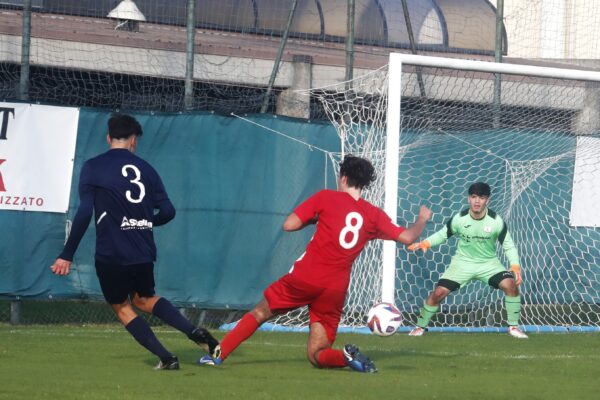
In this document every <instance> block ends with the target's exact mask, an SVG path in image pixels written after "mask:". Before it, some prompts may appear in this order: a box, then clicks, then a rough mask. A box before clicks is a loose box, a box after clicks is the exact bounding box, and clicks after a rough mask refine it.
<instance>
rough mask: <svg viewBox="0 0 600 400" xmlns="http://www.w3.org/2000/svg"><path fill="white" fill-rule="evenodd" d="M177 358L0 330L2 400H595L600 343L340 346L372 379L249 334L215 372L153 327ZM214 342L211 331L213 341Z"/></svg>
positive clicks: (46, 332) (116, 335) (456, 339)
mask: <svg viewBox="0 0 600 400" xmlns="http://www.w3.org/2000/svg"><path fill="white" fill-rule="evenodd" d="M155 330H156V332H157V335H158V337H159V338H160V339H161V340H162V341H163V343H164V344H165V345H166V347H167V348H169V349H170V350H171V351H173V352H174V353H175V354H177V355H178V356H179V359H180V362H181V364H182V369H181V370H179V371H154V370H153V369H152V367H153V366H154V364H155V363H156V362H157V360H156V359H155V358H154V357H153V356H152V355H149V354H148V353H147V352H146V351H145V350H144V349H143V348H142V347H140V346H139V345H138V344H137V343H135V342H134V340H133V339H132V338H131V337H130V336H129V335H128V334H127V332H126V331H125V330H124V329H122V328H121V327H119V326H118V325H104V326H99V325H94V326H84V327H81V326H62V325H61V326H56V325H48V326H41V325H37V326H17V327H14V326H9V325H6V324H3V325H0V377H1V378H0V380H1V384H0V399H11V400H16V399H28V400H30V399H64V400H67V399H143V400H151V399H215V400H220V399H229V398H243V399H245V400H249V399H304V400H312V399H359V398H365V399H387V398H393V399H502V400H506V399H545V400H548V399H560V400H565V399H575V398H578V399H592V398H597V396H598V393H599V392H600V379H599V378H598V377H600V334H597V333H576V334H575V333H571V334H532V335H531V336H530V339H529V340H526V341H525V340H516V339H513V338H511V337H509V336H508V335H506V334H467V333H464V334H462V333H447V334H441V333H431V334H429V335H427V336H424V337H422V338H412V337H408V336H406V335H401V334H397V335H394V336H392V337H390V338H378V337H375V336H368V335H352V334H342V335H339V337H338V341H337V345H338V346H341V345H342V344H344V343H346V342H351V343H355V344H356V345H358V346H359V347H360V349H361V351H363V352H365V353H366V354H368V355H369V356H370V357H371V358H372V359H373V360H374V361H375V362H376V364H377V367H378V368H379V373H377V374H373V375H371V374H359V373H356V372H352V371H350V370H348V369H343V370H319V369H316V368H314V367H312V366H311V365H310V364H309V363H308V361H307V360H306V356H305V347H304V346H305V342H306V338H307V335H306V334H300V333H266V332H258V333H257V334H256V335H254V336H253V337H251V338H250V339H249V340H248V341H247V342H245V343H244V344H242V346H241V347H240V348H239V349H238V350H237V351H236V352H235V353H234V354H233V355H232V356H231V357H230V358H229V359H228V360H227V362H226V363H225V364H223V365H222V366H220V367H206V366H204V367H201V366H196V365H195V360H196V359H197V358H198V357H199V356H200V355H201V351H199V349H198V348H195V347H194V346H193V345H192V343H191V342H189V341H188V340H187V339H186V338H185V337H184V335H182V334H181V333H179V332H176V331H173V330H168V329H166V328H156V329H155ZM223 335H224V333H223V332H217V336H219V337H222V336H223Z"/></svg>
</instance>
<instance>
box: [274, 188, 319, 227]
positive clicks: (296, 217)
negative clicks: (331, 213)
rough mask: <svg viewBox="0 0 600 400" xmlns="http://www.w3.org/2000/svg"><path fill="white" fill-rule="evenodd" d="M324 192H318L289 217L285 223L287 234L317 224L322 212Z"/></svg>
mask: <svg viewBox="0 0 600 400" xmlns="http://www.w3.org/2000/svg"><path fill="white" fill-rule="evenodd" d="M322 196H323V191H320V192H317V193H315V194H314V195H312V196H311V197H309V198H308V199H306V200H305V201H303V202H302V203H301V204H300V205H299V206H298V207H296V209H295V210H294V211H293V212H292V213H291V214H290V215H288V216H287V218H286V219H285V221H284V223H283V230H284V231H286V232H293V231H298V230H300V229H303V228H305V227H307V226H308V225H312V224H316V223H317V220H318V219H319V212H320V211H321V206H320V204H321V203H322V201H321V198H322Z"/></svg>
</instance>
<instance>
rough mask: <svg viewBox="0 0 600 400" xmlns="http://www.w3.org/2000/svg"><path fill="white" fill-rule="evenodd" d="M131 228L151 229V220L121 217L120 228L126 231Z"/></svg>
mask: <svg viewBox="0 0 600 400" xmlns="http://www.w3.org/2000/svg"><path fill="white" fill-rule="evenodd" d="M131 229H152V222H150V221H148V220H147V219H135V218H127V217H123V221H121V230H122V231H127V230H131Z"/></svg>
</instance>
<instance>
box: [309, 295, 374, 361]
mask: <svg viewBox="0 0 600 400" xmlns="http://www.w3.org/2000/svg"><path fill="white" fill-rule="evenodd" d="M317 293H318V295H317V296H316V297H315V298H314V299H313V300H312V301H311V302H310V303H309V305H308V315H309V318H310V333H309V336H308V343H307V346H306V352H307V355H308V360H309V361H310V362H311V364H313V365H314V366H316V367H320V368H342V367H346V366H348V367H350V368H351V369H353V370H355V371H358V372H377V368H376V367H375V364H374V363H373V361H371V360H370V359H369V357H367V356H366V355H364V354H363V353H361V352H360V351H359V349H358V347H356V346H354V345H352V344H346V345H345V346H344V350H343V351H342V350H338V349H333V348H331V346H332V345H333V343H334V342H335V339H336V335H337V328H338V325H339V323H340V318H341V316H342V312H343V309H344V300H345V298H346V292H345V291H339V290H332V289H319V291H318V292H317Z"/></svg>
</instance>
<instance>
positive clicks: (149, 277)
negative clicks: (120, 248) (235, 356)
mask: <svg viewBox="0 0 600 400" xmlns="http://www.w3.org/2000/svg"><path fill="white" fill-rule="evenodd" d="M134 267H135V271H136V275H135V280H134V282H133V283H134V294H133V297H132V301H133V304H134V305H135V306H136V307H137V308H139V309H140V310H142V311H144V312H147V313H151V314H153V315H155V316H156V317H158V318H160V319H161V320H162V321H163V322H165V323H166V324H168V325H170V326H172V327H173V328H175V329H177V330H179V331H180V332H183V333H184V334H185V335H186V336H187V337H188V338H190V340H192V341H194V342H195V343H197V344H198V345H200V346H203V347H205V349H206V350H207V351H208V352H209V353H212V352H213V351H214V350H215V349H216V348H217V346H218V345H219V341H218V340H217V339H215V338H214V337H213V336H212V335H211V334H210V332H208V330H206V329H204V328H202V327H198V328H196V327H195V326H194V325H193V324H192V323H191V322H190V321H189V320H188V319H187V318H185V317H184V316H183V315H181V313H180V312H179V311H178V310H177V309H176V308H175V307H174V306H173V304H171V302H170V301H169V300H167V299H165V298H164V297H159V296H156V295H155V292H154V285H155V284H154V264H153V263H145V264H139V265H136V266H134Z"/></svg>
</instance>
